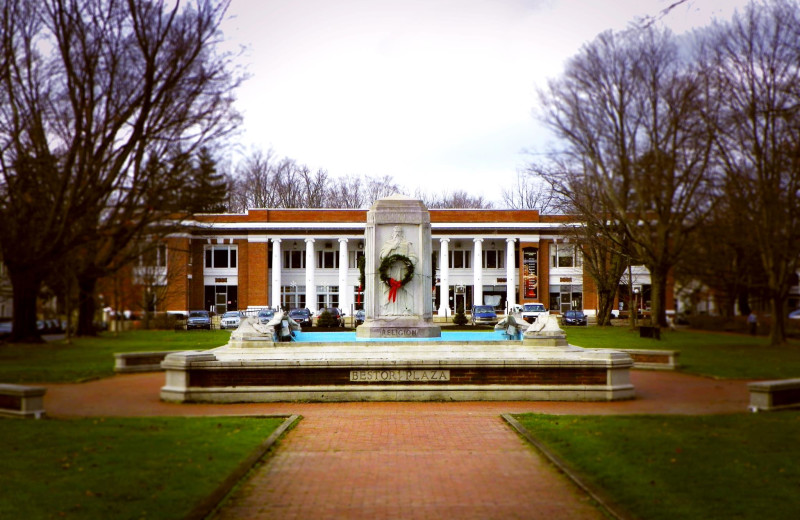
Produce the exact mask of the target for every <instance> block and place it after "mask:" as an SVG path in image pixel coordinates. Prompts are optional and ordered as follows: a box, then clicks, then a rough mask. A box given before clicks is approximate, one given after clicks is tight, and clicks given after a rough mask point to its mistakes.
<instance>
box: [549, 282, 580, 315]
mask: <svg viewBox="0 0 800 520" xmlns="http://www.w3.org/2000/svg"><path fill="white" fill-rule="evenodd" d="M550 310H551V311H556V312H565V311H569V310H583V286H582V285H566V284H565V285H551V286H550Z"/></svg>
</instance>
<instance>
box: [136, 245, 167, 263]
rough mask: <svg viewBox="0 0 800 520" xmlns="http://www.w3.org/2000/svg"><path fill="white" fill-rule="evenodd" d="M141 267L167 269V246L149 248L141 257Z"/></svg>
mask: <svg viewBox="0 0 800 520" xmlns="http://www.w3.org/2000/svg"><path fill="white" fill-rule="evenodd" d="M139 265H140V266H142V267H167V246H166V244H158V245H157V246H155V247H149V248H147V249H146V250H145V251H144V252H143V253H142V254H141V255H139Z"/></svg>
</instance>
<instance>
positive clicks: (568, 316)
mask: <svg viewBox="0 0 800 520" xmlns="http://www.w3.org/2000/svg"><path fill="white" fill-rule="evenodd" d="M564 325H586V315H585V314H584V313H583V312H582V311H566V312H564Z"/></svg>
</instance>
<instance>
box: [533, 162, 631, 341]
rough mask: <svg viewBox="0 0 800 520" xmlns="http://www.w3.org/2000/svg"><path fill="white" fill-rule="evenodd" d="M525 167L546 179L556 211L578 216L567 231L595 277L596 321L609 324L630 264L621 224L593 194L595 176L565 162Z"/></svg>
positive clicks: (594, 190) (595, 188) (595, 194)
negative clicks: (570, 166)
mask: <svg viewBox="0 0 800 520" xmlns="http://www.w3.org/2000/svg"><path fill="white" fill-rule="evenodd" d="M529 171H530V172H533V173H535V174H536V175H537V176H539V177H540V178H541V179H543V180H545V181H546V182H548V183H550V190H548V192H549V193H551V194H552V196H553V200H554V201H557V203H558V206H556V207H557V209H558V211H559V212H561V213H564V214H569V215H579V216H580V217H581V223H580V225H575V226H573V227H572V228H571V229H570V230H569V231H568V235H569V236H571V238H572V239H573V240H574V241H575V243H576V244H578V249H579V250H580V253H581V255H582V257H583V266H584V269H585V270H586V271H588V273H589V275H590V276H591V277H592V278H593V279H594V281H595V286H596V289H597V300H598V301H597V324H598V325H600V326H606V325H611V311H612V309H613V306H614V297H615V296H616V294H617V291H618V288H619V286H620V281H621V279H622V276H623V272H624V271H625V267H626V266H628V265H629V264H630V251H629V248H628V247H627V246H628V243H627V240H626V237H625V234H624V232H623V231H622V229H621V227H620V226H619V224H617V223H616V221H614V220H613V219H610V218H608V215H609V214H610V210H609V208H607V207H605V206H604V205H603V203H604V200H603V199H602V198H601V197H597V192H598V190H599V188H598V186H597V185H596V183H597V179H596V178H595V177H594V176H591V175H584V174H583V172H572V171H570V170H569V165H568V164H566V163H561V164H558V163H557V162H556V164H551V165H549V169H548V167H547V166H543V165H538V164H532V165H530V167H529ZM565 172H568V174H565ZM554 204H555V202H554ZM633 315H634V313H631V316H633Z"/></svg>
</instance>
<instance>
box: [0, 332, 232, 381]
mask: <svg viewBox="0 0 800 520" xmlns="http://www.w3.org/2000/svg"><path fill="white" fill-rule="evenodd" d="M230 334H231V333H230V331H224V330H215V331H210V332H209V331H178V332H175V331H163V330H136V331H129V332H121V333H119V335H116V336H115V335H114V334H113V333H102V334H101V335H99V336H97V337H94V338H90V337H86V338H77V339H74V340H73V342H72V344H67V343H65V342H64V341H53V342H49V343H39V344H14V343H9V344H3V343H0V381H2V382H4V383H61V382H79V381H86V380H90V379H97V378H101V377H109V376H112V375H114V353H116V352H146V351H151V350H153V351H160V350H178V351H180V350H205V349H209V348H215V347H219V346H221V345H224V344H225V343H227V342H228V338H230Z"/></svg>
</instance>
